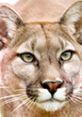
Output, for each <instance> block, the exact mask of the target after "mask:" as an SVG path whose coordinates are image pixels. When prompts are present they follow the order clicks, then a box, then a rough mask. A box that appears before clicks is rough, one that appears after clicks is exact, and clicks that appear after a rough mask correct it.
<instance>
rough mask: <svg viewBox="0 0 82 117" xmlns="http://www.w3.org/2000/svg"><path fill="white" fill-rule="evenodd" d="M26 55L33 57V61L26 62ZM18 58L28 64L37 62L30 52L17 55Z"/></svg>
mask: <svg viewBox="0 0 82 117" xmlns="http://www.w3.org/2000/svg"><path fill="white" fill-rule="evenodd" d="M24 55H29V56H31V57H32V58H33V59H32V60H31V61H26V60H25V59H24ZM17 56H18V57H20V58H21V59H22V60H23V61H24V62H26V63H32V62H34V61H36V57H35V56H34V55H33V54H32V53H30V52H23V53H17Z"/></svg>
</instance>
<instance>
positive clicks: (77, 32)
mask: <svg viewBox="0 0 82 117" xmlns="http://www.w3.org/2000/svg"><path fill="white" fill-rule="evenodd" d="M60 24H62V25H64V26H66V28H67V29H68V30H69V31H70V33H71V34H72V35H74V36H75V38H76V40H77V42H78V43H79V44H81V45H82V1H79V2H76V3H74V4H73V5H72V6H71V7H70V8H69V9H68V10H67V11H66V12H65V13H64V15H63V17H62V18H61V20H60Z"/></svg>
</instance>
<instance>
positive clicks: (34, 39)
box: [18, 24, 74, 51]
mask: <svg viewBox="0 0 82 117" xmlns="http://www.w3.org/2000/svg"><path fill="white" fill-rule="evenodd" d="M26 28H27V30H26V32H25V33H24V34H23V35H24V36H23V39H22V40H23V43H21V44H20V46H19V49H18V51H20V50H21V51H22V50H23V49H30V50H32V49H38V50H40V51H41V50H43V51H44V49H46V48H47V47H48V48H55V49H59V48H60V49H63V48H66V46H69V48H70V47H72V48H74V47H73V45H72V43H71V42H70V41H69V40H70V39H71V37H70V36H69V35H68V34H67V33H66V32H65V31H64V30H63V28H62V27H61V26H60V25H58V24H38V25H36V24H31V25H27V26H26Z"/></svg>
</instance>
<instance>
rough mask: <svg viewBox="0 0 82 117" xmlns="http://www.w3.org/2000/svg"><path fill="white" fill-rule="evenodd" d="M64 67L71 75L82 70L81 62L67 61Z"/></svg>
mask: <svg viewBox="0 0 82 117" xmlns="http://www.w3.org/2000/svg"><path fill="white" fill-rule="evenodd" d="M63 69H64V71H65V72H66V73H67V74H68V75H69V76H71V77H74V76H75V75H76V74H77V73H78V72H79V71H80V62H69V63H65V64H64V65H63Z"/></svg>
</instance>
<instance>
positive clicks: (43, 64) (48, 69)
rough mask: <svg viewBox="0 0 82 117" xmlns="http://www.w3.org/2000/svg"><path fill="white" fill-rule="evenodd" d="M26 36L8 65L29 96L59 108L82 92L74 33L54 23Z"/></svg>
mask: <svg viewBox="0 0 82 117" xmlns="http://www.w3.org/2000/svg"><path fill="white" fill-rule="evenodd" d="M34 26H35V25H34ZM39 27H40V26H39ZM24 35H25V34H24ZM22 37H23V38H24V36H22ZM25 38H26V39H24V41H23V42H22V43H20V44H19V46H18V47H17V49H16V52H15V57H14V58H13V59H12V60H11V62H10V63H8V66H10V68H11V70H12V73H13V74H14V75H15V77H14V79H15V78H18V80H19V82H18V85H19V86H20V88H21V89H24V95H26V98H27V99H30V101H32V103H33V104H34V105H36V106H37V107H39V108H42V109H44V110H46V111H56V110H59V109H61V108H62V107H64V106H66V104H67V103H69V102H71V99H72V98H73V97H74V96H76V95H78V96H79V94H80V96H82V94H81V93H80V91H81V90H82V89H81V87H82V83H81V81H82V79H81V61H80V58H79V55H78V53H77V50H76V48H75V46H74V45H73V44H72V43H71V42H70V41H69V38H70V40H71V37H70V36H69V35H68V34H66V33H65V32H64V31H63V30H62V28H61V27H60V26H59V25H57V24H54V25H52V26H51V27H50V26H49V25H43V27H40V29H37V31H36V32H35V33H33V34H31V35H30V36H29V37H28V36H26V37H25ZM12 77H13V76H12ZM11 80H12V78H10V81H11ZM77 98H78V97H77ZM73 99H74V98H73ZM27 105H28V104H27Z"/></svg>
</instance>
